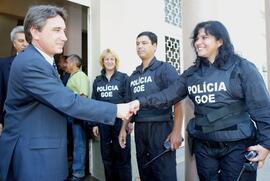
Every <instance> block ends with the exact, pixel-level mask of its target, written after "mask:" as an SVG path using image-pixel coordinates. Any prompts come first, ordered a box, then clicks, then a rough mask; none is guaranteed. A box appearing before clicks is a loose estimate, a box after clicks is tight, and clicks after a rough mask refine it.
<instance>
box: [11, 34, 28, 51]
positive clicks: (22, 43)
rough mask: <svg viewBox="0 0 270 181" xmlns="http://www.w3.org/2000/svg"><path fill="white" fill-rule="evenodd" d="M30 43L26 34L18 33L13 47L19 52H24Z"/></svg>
mask: <svg viewBox="0 0 270 181" xmlns="http://www.w3.org/2000/svg"><path fill="white" fill-rule="evenodd" d="M27 45H28V43H27V41H26V39H25V35H24V33H16V34H15V40H14V41H13V46H14V48H15V49H16V51H17V52H20V51H22V50H23V49H25V48H26V47H27Z"/></svg>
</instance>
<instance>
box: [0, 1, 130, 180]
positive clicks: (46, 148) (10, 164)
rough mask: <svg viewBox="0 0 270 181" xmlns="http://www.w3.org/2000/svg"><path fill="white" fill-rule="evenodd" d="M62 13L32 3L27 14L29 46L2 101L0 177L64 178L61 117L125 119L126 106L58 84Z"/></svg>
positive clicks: (14, 68) (18, 60) (106, 121)
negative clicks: (56, 57)
mask: <svg viewBox="0 0 270 181" xmlns="http://www.w3.org/2000/svg"><path fill="white" fill-rule="evenodd" d="M65 20H66V12H65V10H64V9H63V8H59V7H56V6H50V5H39V6H33V7H31V8H30V9H29V10H28V12H27V14H26V17H25V21H24V28H25V36H26V40H27V41H28V42H29V43H30V45H29V46H28V47H27V48H26V49H25V50H24V51H23V52H21V53H20V54H18V55H17V56H16V58H15V59H14V61H13V64H12V66H11V70H10V78H9V84H8V93H7V99H6V102H5V109H6V115H5V127H4V130H3V132H2V135H1V137H0V155H1V161H0V180H1V179H2V180H4V181H15V180H16V181H26V180H27V181H63V180H65V179H66V177H67V173H68V172H67V141H66V140H67V138H66V124H67V122H66V119H65V115H68V116H71V117H74V118H77V119H82V120H86V121H94V122H100V123H104V124H110V125H112V124H114V121H115V118H116V117H119V118H122V119H128V118H129V117H130V116H131V114H132V113H131V112H132V110H130V109H129V104H117V105H115V104H111V103H106V102H99V101H95V100H91V99H89V98H85V97H81V96H79V95H77V94H75V93H73V92H72V91H70V90H68V89H67V88H66V87H64V85H63V84H62V82H61V80H60V78H59V76H58V73H57V70H56V69H55V68H54V60H53V56H54V55H55V54H59V53H61V52H62V51H63V46H64V44H65V42H66V40H67V38H66V35H65V30H66V25H65Z"/></svg>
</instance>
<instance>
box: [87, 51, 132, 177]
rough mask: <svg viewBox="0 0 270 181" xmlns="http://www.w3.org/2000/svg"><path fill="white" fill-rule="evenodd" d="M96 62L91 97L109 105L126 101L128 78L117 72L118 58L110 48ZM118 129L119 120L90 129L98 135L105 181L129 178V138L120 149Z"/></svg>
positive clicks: (120, 124) (119, 126)
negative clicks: (96, 67)
mask: <svg viewBox="0 0 270 181" xmlns="http://www.w3.org/2000/svg"><path fill="white" fill-rule="evenodd" d="M99 61H100V65H101V66H102V68H103V69H102V71H101V75H99V76H97V77H96V79H95V81H94V84H93V93H92V98H93V99H96V100H101V101H106V102H111V103H120V102H127V101H128V100H129V99H128V90H129V77H128V75H127V74H124V73H121V72H119V71H117V67H118V64H119V58H118V56H117V55H116V54H115V53H114V52H113V51H112V50H111V49H105V50H104V51H103V52H102V54H101V55H100V59H99ZM121 126H122V123H121V121H120V120H118V119H117V120H116V122H115V125H114V126H109V125H105V124H99V126H98V127H94V128H93V132H94V135H95V136H98V134H100V146H101V156H102V160H103V164H104V169H105V177H106V181H110V180H111V181H115V180H118V181H131V178H132V177H131V155H130V135H129V136H128V138H127V143H126V145H127V146H126V148H125V149H122V148H121V147H120V145H119V143H118V135H119V132H120V129H121ZM98 128H99V129H98Z"/></svg>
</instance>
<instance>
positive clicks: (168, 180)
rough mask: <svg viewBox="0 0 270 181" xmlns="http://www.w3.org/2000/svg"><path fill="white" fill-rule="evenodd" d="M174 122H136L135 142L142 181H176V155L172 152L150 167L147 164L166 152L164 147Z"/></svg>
mask: <svg viewBox="0 0 270 181" xmlns="http://www.w3.org/2000/svg"><path fill="white" fill-rule="evenodd" d="M172 125H173V123H172V122H149V123H148V122H136V123H135V142H136V152H137V163H138V168H139V174H140V179H141V181H176V180H177V177H176V155H175V151H170V152H168V153H166V154H165V155H163V156H162V157H160V158H158V159H157V160H156V161H154V162H153V163H152V164H150V165H149V166H148V167H145V166H144V165H145V163H147V162H148V161H150V160H151V159H152V158H154V157H155V156H157V155H158V154H159V153H161V152H163V151H164V150H165V147H164V146H163V143H164V141H165V140H166V138H167V136H168V135H169V133H170V132H171V131H172Z"/></svg>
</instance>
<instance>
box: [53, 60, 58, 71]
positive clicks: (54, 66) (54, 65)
mask: <svg viewBox="0 0 270 181" xmlns="http://www.w3.org/2000/svg"><path fill="white" fill-rule="evenodd" d="M53 68H54V69H55V70H56V72H58V70H57V66H56V63H55V62H53Z"/></svg>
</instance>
